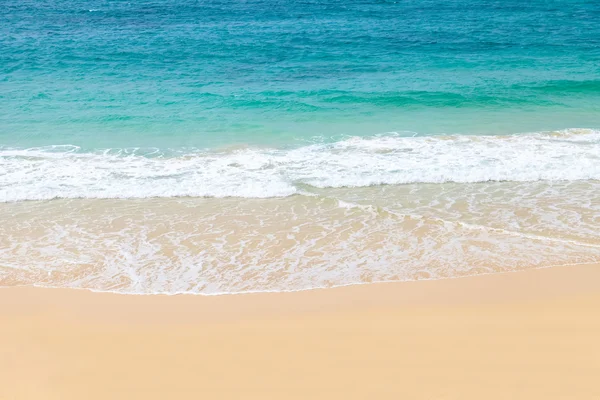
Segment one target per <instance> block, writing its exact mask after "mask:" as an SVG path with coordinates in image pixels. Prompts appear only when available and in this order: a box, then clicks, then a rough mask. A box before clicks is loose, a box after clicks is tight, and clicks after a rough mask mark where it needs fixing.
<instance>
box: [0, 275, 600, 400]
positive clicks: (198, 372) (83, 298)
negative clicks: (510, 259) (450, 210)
mask: <svg viewBox="0 0 600 400" xmlns="http://www.w3.org/2000/svg"><path fill="white" fill-rule="evenodd" d="M0 324H1V330H0V399H2V400H5V399H8V400H12V399H40V400H41V399H43V400H52V399H60V400H69V399H78V400H79V399H104V400H106V399H183V398H186V399H187V398H194V399H313V398H315V399H320V398H323V399H428V400H436V399H440V400H441V399H444V400H448V399H461V400H463V399H474V400H475V399H476V400H493V399H528V400H534V399H540V400H548V399H569V400H573V399H594V400H597V399H600V266H599V265H582V266H573V267H556V268H551V269H545V270H528V271H523V272H517V273H510V274H498V275H487V276H479V277H472V278H464V279H453V280H443V281H421V282H406V283H391V284H372V285H364V286H353V287H345V288H336V289H327V290H314V291H306V292H297V293H273V294H268V293H266V294H264V293H263V294H250V295H235V296H213V297H203V296H170V297H169V296H127V295H116V294H106V293H91V292H87V291H76V290H64V289H41V288H25V287H22V288H4V289H0Z"/></svg>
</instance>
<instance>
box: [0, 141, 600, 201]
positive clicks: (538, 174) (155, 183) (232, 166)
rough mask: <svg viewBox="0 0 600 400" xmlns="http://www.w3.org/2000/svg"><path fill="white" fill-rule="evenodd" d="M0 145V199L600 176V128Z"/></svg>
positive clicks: (229, 193)
mask: <svg viewBox="0 0 600 400" xmlns="http://www.w3.org/2000/svg"><path fill="white" fill-rule="evenodd" d="M142 153H143V152H142V151H140V150H131V149H129V150H127V149H108V150H102V151H95V152H83V151H81V150H80V149H78V148H77V147H75V146H51V147H44V148H30V149H11V148H1V147H0V202H13V201H21V200H45V199H54V198H97V199H99V198H150V197H179V196H190V197H245V198H267V197H285V196H289V195H292V194H296V193H302V192H303V188H306V187H307V186H309V187H313V188H339V187H365V186H373V185H382V184H408V183H446V182H456V183H469V182H471V183H472V182H488V181H513V182H534V181H576V180H598V179H600V132H599V131H595V130H590V129H571V130H566V131H561V132H545V133H531V134H519V135H511V136H429V137H403V136H400V135H393V134H387V135H381V136H377V137H372V138H358V137H352V138H348V139H346V140H343V141H339V142H335V143H330V144H313V145H308V146H304V147H300V148H295V149H268V148H267V149H265V148H245V149H237V150H233V151H223V152H218V151H201V150H190V151H185V152H183V151H178V153H177V154H173V151H171V152H170V153H169V154H168V155H167V154H166V153H161V152H160V151H158V150H156V151H153V152H151V153H150V154H142Z"/></svg>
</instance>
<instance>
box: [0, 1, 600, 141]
mask: <svg viewBox="0 0 600 400" xmlns="http://www.w3.org/2000/svg"><path fill="white" fill-rule="evenodd" d="M598 20H600V3H598V2H597V1H586V0H554V1H547V0H544V1H541V0H533V1H528V2H523V1H519V0H507V1H492V0H459V1H453V2H445V1H440V0H406V1H383V0H377V1H372V0H362V1H357V0H351V1H323V0H312V1H297V0H293V1H278V0H270V1H266V0H250V1H234V2H231V1H219V0H203V1H182V0H152V1H139V2H125V1H99V0H93V1H83V2H82V1H73V0H43V1H30V0H24V1H23V0H6V1H4V2H3V7H2V9H1V10H0V21H1V23H0V49H2V50H1V51H0V102H1V107H0V145H3V146H7V147H16V148H28V147H32V146H47V145H65V144H69V145H75V146H79V147H81V148H82V149H85V150H93V149H97V148H123V147H158V148H181V147H194V148H214V147H222V146H225V147H226V146H230V145H238V144H250V145H254V144H256V145H260V146H274V147H285V146H299V145H303V144H305V143H306V142H307V141H308V142H313V141H315V140H321V141H322V140H325V141H336V140H339V139H340V138H342V137H344V136H346V135H351V136H355V135H357V136H369V135H374V134H380V133H385V132H416V133H418V134H420V135H431V134H434V135H436V134H437V135H439V134H470V135H479V134H513V133H523V132H537V131H547V130H561V129H567V128H599V127H600V101H599V100H600V24H598V23H597V21H598ZM315 138H316V139H315Z"/></svg>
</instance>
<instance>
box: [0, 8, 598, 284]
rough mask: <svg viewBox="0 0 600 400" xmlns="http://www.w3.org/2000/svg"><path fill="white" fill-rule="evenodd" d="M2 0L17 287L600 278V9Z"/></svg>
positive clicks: (2, 75) (4, 132) (1, 209)
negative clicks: (527, 273)
mask: <svg viewBox="0 0 600 400" xmlns="http://www.w3.org/2000/svg"><path fill="white" fill-rule="evenodd" d="M0 6H1V7H0V286H12V285H43V286H52V287H57V286H58V287H77V288H87V289H94V290H101V291H118V292H121V293H146V294H147V293H170V294H172V293H197V294H215V293H240V292H248V291H285V290H301V289H309V288H316V287H331V286H339V285H348V284H358V283H369V282H377V281H398V280H415V279H441V278H450V277H460V276H468V275H475V274H481V273H492V272H506V271H515V270H519V269H524V268H541V267H551V266H556V265H571V264H581V263H598V262H600V236H599V232H600V197H599V196H598V193H600V23H598V21H600V2H599V1H597V0H593V1H587V0H530V1H523V0H504V1H495V0H455V1H442V0H397V1H389V0H348V1H338V0H288V1H283V0H234V1H224V0H198V1H194V0H191V1H183V0H139V1H129V2H128V1H123V0H85V1H75V0H35V1H34V0H3V1H2V2H1V4H0Z"/></svg>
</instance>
